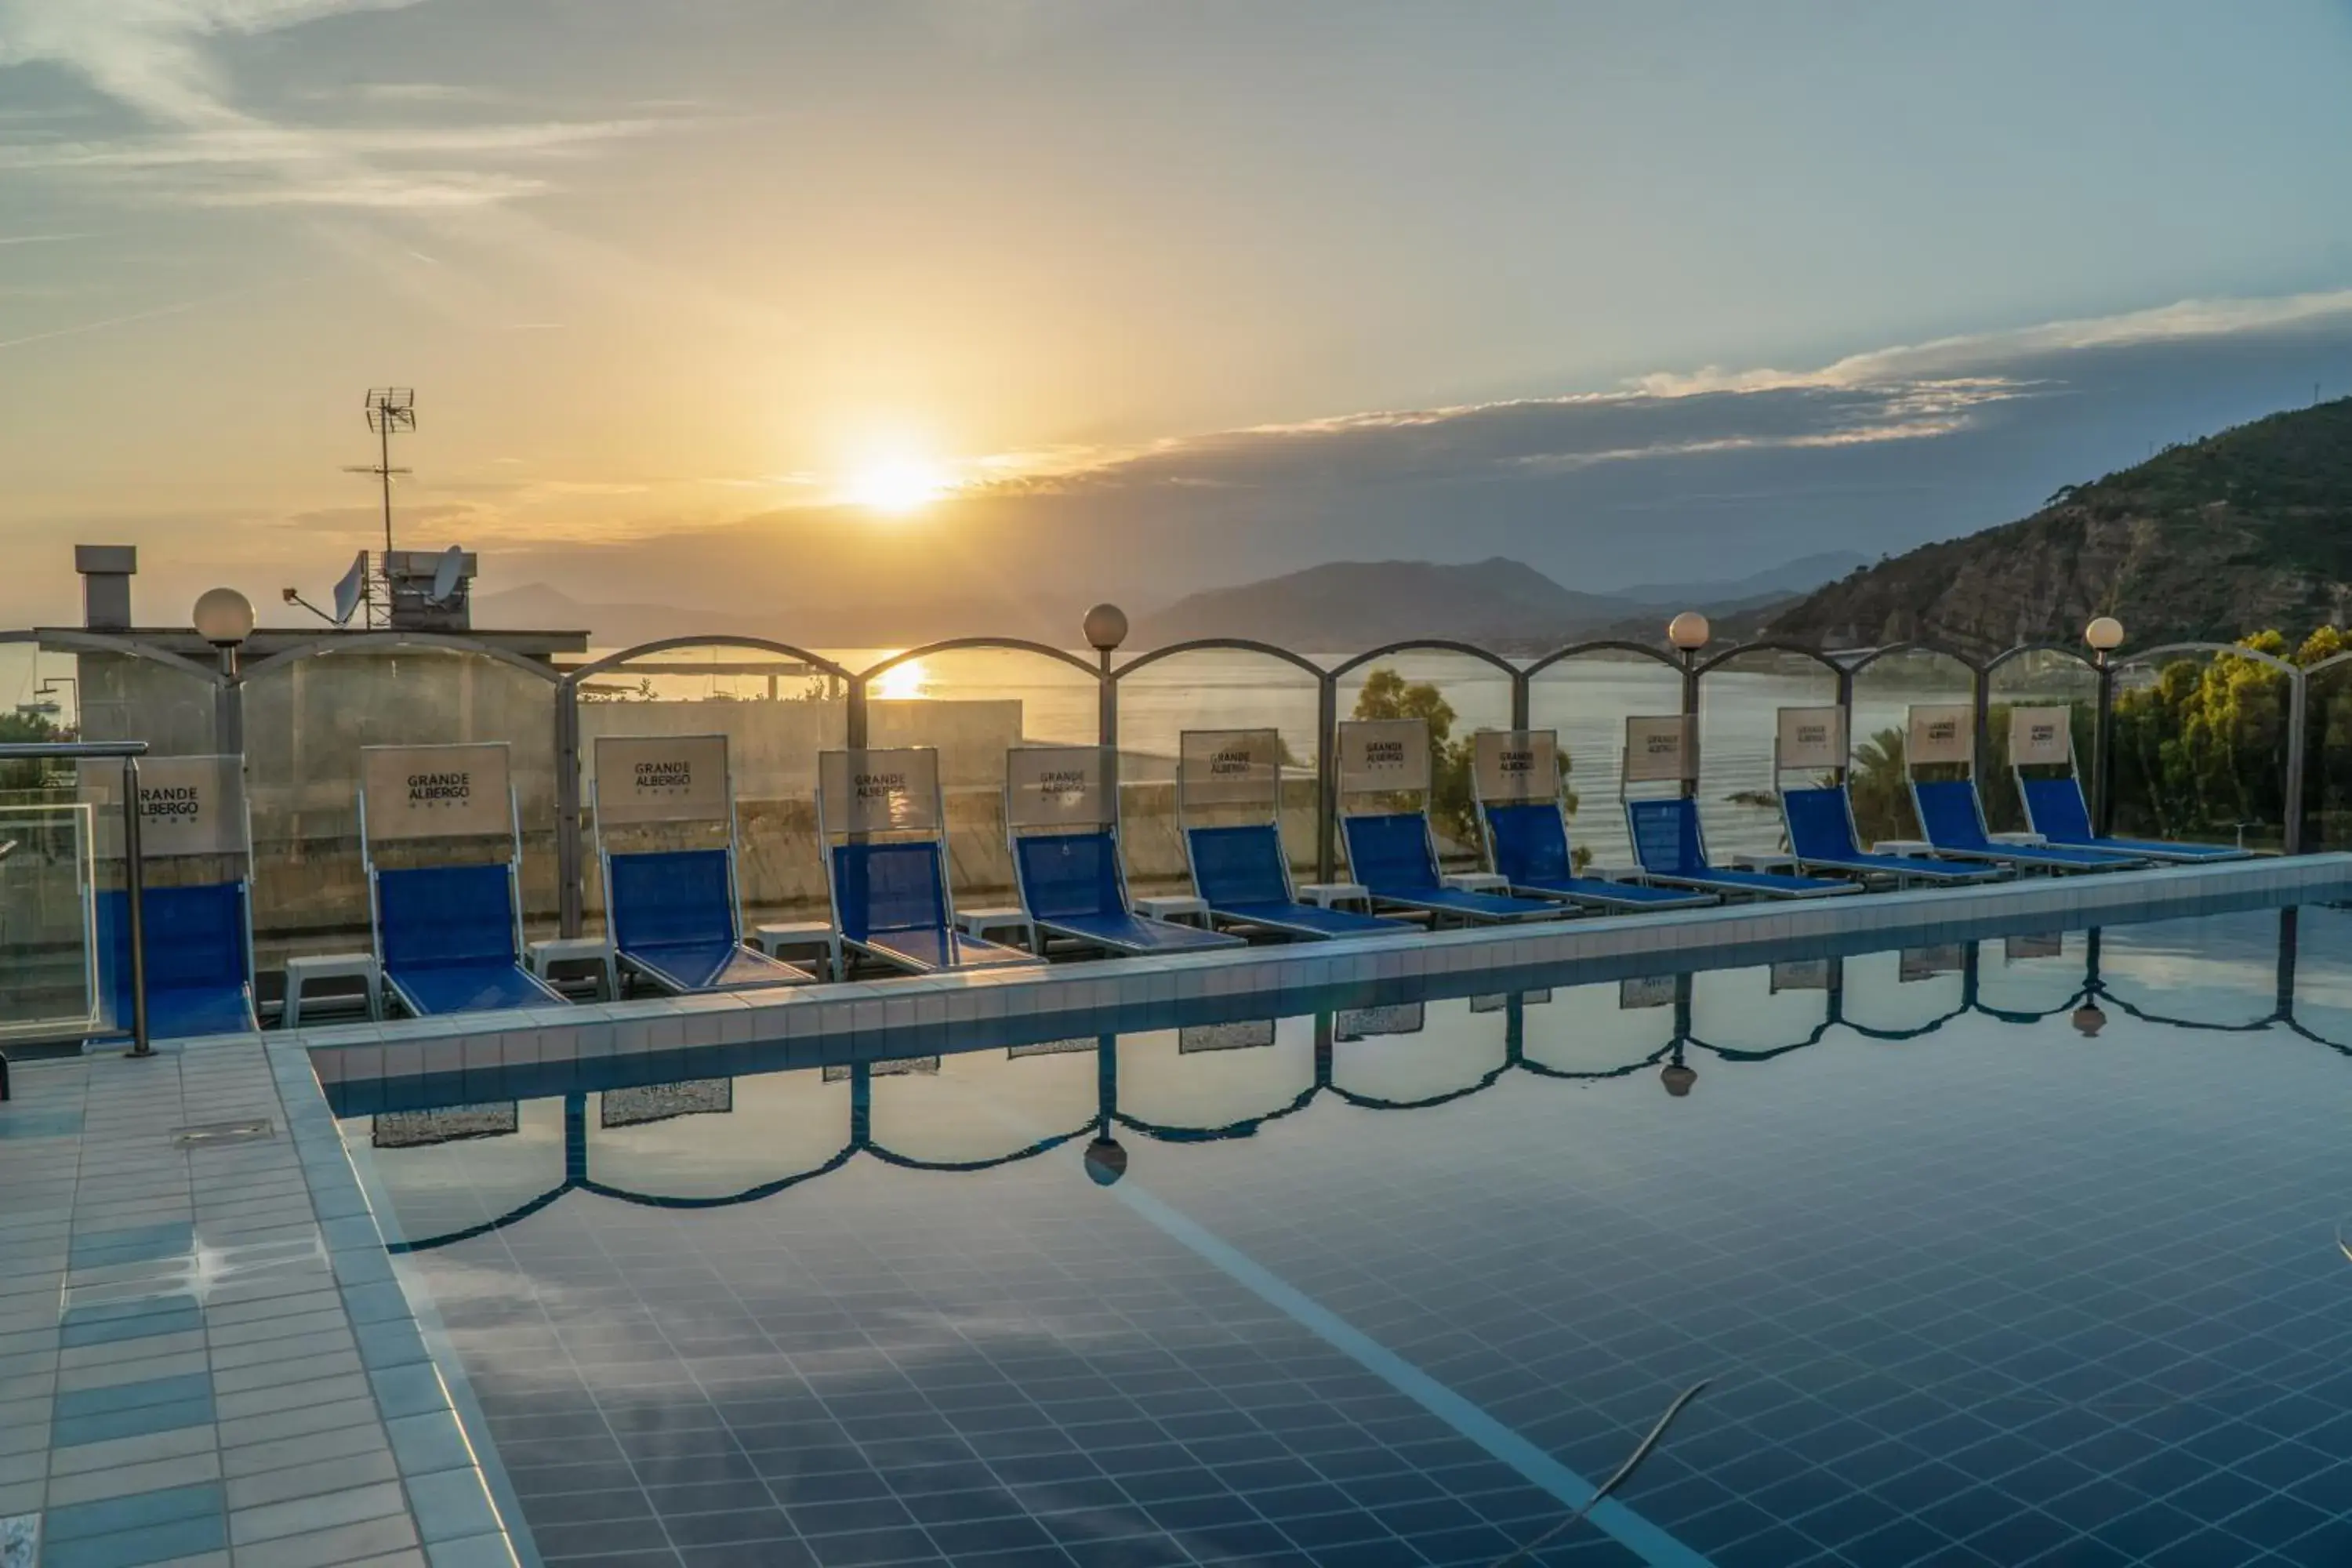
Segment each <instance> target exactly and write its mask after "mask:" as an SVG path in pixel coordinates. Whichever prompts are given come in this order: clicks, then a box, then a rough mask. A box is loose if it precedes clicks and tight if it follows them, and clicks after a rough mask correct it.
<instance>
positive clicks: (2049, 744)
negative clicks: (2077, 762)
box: [2009, 708, 2074, 768]
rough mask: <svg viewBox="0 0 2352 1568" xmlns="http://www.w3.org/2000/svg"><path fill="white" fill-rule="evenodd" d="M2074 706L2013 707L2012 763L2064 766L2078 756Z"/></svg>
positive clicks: (2011, 725)
mask: <svg viewBox="0 0 2352 1568" xmlns="http://www.w3.org/2000/svg"><path fill="white" fill-rule="evenodd" d="M2073 721H2074V710H2073V709H2071V708H2012V709H2011V710H2009V765H2010V766H2011V767H2013V768H2032V767H2042V766H2056V767H2062V768H2063V767H2064V766H2065V765H2066V764H2067V763H2069V762H2072V761H2073V760H2074V722H2073Z"/></svg>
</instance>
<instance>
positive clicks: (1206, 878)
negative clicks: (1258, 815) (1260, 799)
mask: <svg viewBox="0 0 2352 1568" xmlns="http://www.w3.org/2000/svg"><path fill="white" fill-rule="evenodd" d="M1184 854H1185V858H1187V859H1189V860H1190V861H1191V862H1192V890H1193V891H1194V892H1195V893H1198V894H1199V895H1200V898H1201V901H1202V903H1204V904H1206V905H1208V906H1209V914H1210V916H1211V918H1212V919H1214V920H1221V921H1233V922H1234V924H1236V925H1250V926H1256V927H1258V928H1260V929H1261V930H1265V931H1278V932H1280V933H1281V934H1283V935H1285V936H1290V937H1298V938H1305V939H1310V940H1319V939H1321V938H1325V937H1342V936H1396V935H1402V934H1404V933H1407V932H1410V931H1412V930H1413V929H1414V928H1413V927H1412V926H1410V925H1407V924H1406V923H1405V922H1404V921H1392V920H1384V919H1382V918H1381V917H1380V916H1379V915H1364V914H1358V913H1357V912H1356V911H1355V910H1332V909H1326V908H1324V907H1323V906H1322V905H1320V904H1302V903H1300V902H1299V901H1298V896H1297V889H1294V888H1293V887H1292V885H1291V880H1290V858H1289V857H1288V856H1286V855H1285V854H1284V853H1283V849H1282V830H1281V829H1280V828H1279V827H1277V826H1276V825H1275V824H1273V823H1271V822H1251V823H1244V824H1241V825H1239V826H1225V827H1187V828H1186V829H1185V830H1184Z"/></svg>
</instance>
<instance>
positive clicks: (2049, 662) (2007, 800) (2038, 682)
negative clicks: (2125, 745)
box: [1977, 647, 2099, 833]
mask: <svg viewBox="0 0 2352 1568" xmlns="http://www.w3.org/2000/svg"><path fill="white" fill-rule="evenodd" d="M1985 690H1986V697H1987V707H1986V710H1985V731H1986V734H1985V740H1986V742H1987V744H1988V746H1989V747H1990V751H1989V752H1988V755H1987V758H1986V763H1985V776H1984V783H1983V787H1982V788H1981V789H1979V791H1978V792H1977V793H1978V795H1979V797H1981V798H1982V800H1983V801H1984V807H1985V819H1986V821H1987V822H1988V823H1990V826H1991V827H1992V830H1993V831H1994V832H1995V833H2019V832H2022V831H2024V829H2025V826H2026V821H2025V803H2024V801H2023V799H2022V798H2021V796H2020V795H2019V793H2018V788H2017V779H2016V775H2015V774H2014V773H2012V772H2011V768H2010V765H2009V715H2010V710H2011V709H2012V708H2068V709H2071V710H2073V712H2072V713H2071V715H2070V719H2071V721H2072V725H2073V730H2074V771H2075V773H2076V775H2077V776H2078V777H2079V778H2081V779H2082V781H2083V790H2084V796H2085V798H2086V799H2087V798H2088V796H2089V794H2090V791H2091V788H2092V784H2091V756H2092V752H2093V750H2094V747H2093V744H2092V731H2093V728H2094V727H2095V725H2096V724H2097V722H2098V711H2099V672H2098V671H2097V670H2096V669H2095V668H2092V666H2091V662H2090V661H2089V660H2088V659H2084V658H2076V657H2074V655H2073V654H2071V653H2068V652H2066V651H2064V650H2063V649H2060V648H2049V647H2037V648H2029V649H2027V650H2026V651H2025V652H2023V653H2021V654H2019V655H2017V656H2016V657H2015V658H2008V659H2003V660H2002V661H2001V662H2000V663H1999V664H1997V665H1995V666H1994V667H1993V668H1992V670H1991V672H1990V674H1989V675H1988V676H1987V677H1986V684H1985ZM2048 771H2052V770H2037V773H2040V772H2048Z"/></svg>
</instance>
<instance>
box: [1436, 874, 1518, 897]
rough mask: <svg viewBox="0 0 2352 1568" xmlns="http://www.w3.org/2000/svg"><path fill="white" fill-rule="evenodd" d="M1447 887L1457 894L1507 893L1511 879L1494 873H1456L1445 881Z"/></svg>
mask: <svg viewBox="0 0 2352 1568" xmlns="http://www.w3.org/2000/svg"><path fill="white" fill-rule="evenodd" d="M1444 881H1445V885H1446V886H1447V887H1449V888H1451V889H1454V891H1455V892H1457V893H1507V892H1509V891H1510V890H1511V879H1509V878H1508V877H1504V876H1499V875H1497V874H1496V873H1495V872H1493V871H1455V872H1452V873H1450V874H1449V875H1448V876H1447V877H1446V878H1445V879H1444Z"/></svg>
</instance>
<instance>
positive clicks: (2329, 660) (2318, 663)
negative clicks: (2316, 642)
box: [2295, 648, 2352, 680]
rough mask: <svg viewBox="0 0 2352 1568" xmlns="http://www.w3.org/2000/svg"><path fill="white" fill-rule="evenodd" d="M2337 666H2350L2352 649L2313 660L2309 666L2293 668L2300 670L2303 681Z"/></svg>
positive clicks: (2303, 665) (2301, 665) (2302, 665)
mask: <svg viewBox="0 0 2352 1568" xmlns="http://www.w3.org/2000/svg"><path fill="white" fill-rule="evenodd" d="M2339 664H2352V648H2347V649H2345V650H2344V651H2343V652H2342V653H2331V654H2329V655H2328V656H2327V657H2326V658H2321V659H2314V660H2313V661H2312V662H2311V663H2309V664H2300V665H2297V666H2295V668H2297V669H2300V670H2302V671H2303V678H2304V679H2305V680H2308V679H2311V678H2312V677H2313V676H2315V675H2317V674H2318V673H2319V672H2320V671H2321V670H2323V669H2328V668H2333V667H2334V666H2336V665H2339Z"/></svg>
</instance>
